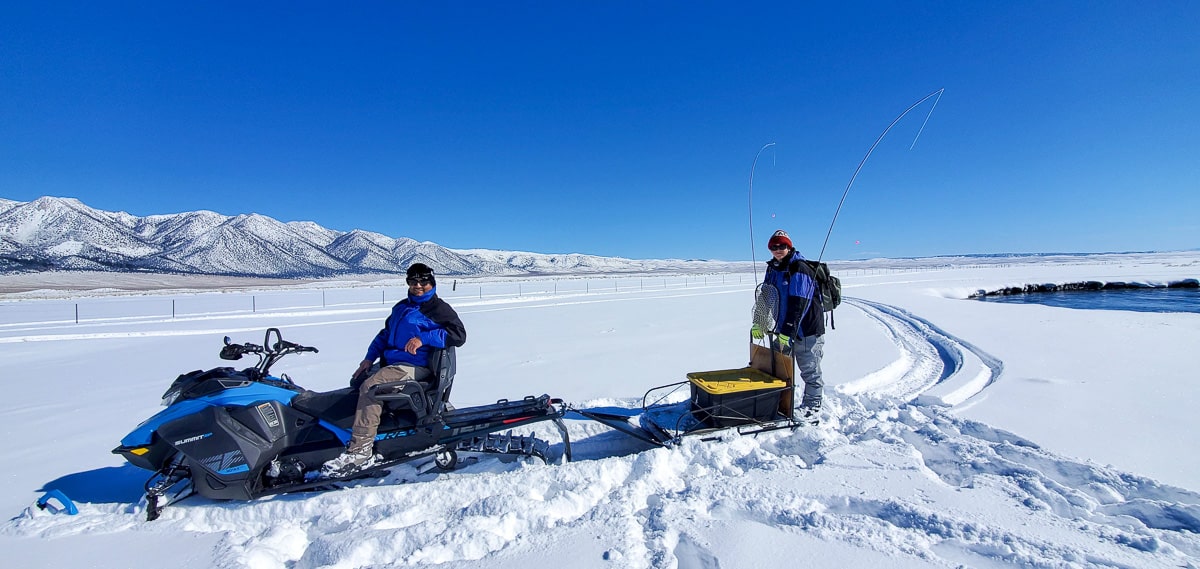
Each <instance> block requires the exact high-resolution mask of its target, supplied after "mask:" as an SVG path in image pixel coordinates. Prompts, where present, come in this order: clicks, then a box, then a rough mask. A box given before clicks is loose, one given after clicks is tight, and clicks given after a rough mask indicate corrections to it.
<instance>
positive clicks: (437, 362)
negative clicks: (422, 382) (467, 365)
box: [426, 346, 457, 415]
mask: <svg viewBox="0 0 1200 569" xmlns="http://www.w3.org/2000/svg"><path fill="white" fill-rule="evenodd" d="M426 367H428V368H429V370H430V371H432V372H433V378H432V379H433V381H432V383H433V388H432V389H430V391H429V403H430V406H431V407H432V409H431V414H433V415H439V414H441V412H442V407H443V405H444V404H445V403H446V401H448V400H449V399H450V389H451V388H452V387H454V373H455V371H456V367H457V357H456V356H455V353H454V346H447V347H445V348H440V349H433V350H429V365H428V366H426Z"/></svg>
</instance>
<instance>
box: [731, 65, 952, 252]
mask: <svg viewBox="0 0 1200 569" xmlns="http://www.w3.org/2000/svg"><path fill="white" fill-rule="evenodd" d="M945 90H946V89H945V88H944V87H943V88H941V89H938V90H937V91H934V92H932V93H930V94H928V95H925V96H924V97H922V98H921V100H919V101H917V102H915V103H913V104H912V106H910V107H908V108H907V109H904V112H903V113H900V116H898V117H896V120H893V121H892V124H889V125H888V127H887V128H885V129H883V133H882V134H880V135H879V138H877V139H875V144H872V145H871V149H870V150H867V155H866V156H863V159H862V161H861V162H859V163H858V168H855V169H854V175H853V176H850V183H848V184H846V191H844V192H842V199H841V201H839V202H838V206H837V210H836V211H834V212H833V221H830V222H829V231H827V232H826V233H825V242H824V243H822V244H821V254H820V255H818V256H817V262H820V261H821V260H822V259H824V258H825V246H826V245H829V236H830V235H832V234H833V224H835V223H837V218H838V214H839V213H841V211H842V204H844V203H846V196H847V195H848V194H849V193H850V186H853V185H854V179H855V178H857V177H858V173H859V171H861V170H862V167H863V164H866V163H867V158H870V157H871V153H872V152H874V151H875V147H876V146H879V142H880V141H882V140H883V137H885V136H887V133H888V131H889V130H892V127H893V126H896V123H898V122H900V119H902V118H904V115H907V114H908V112H909V111H911V110H913V109H915V108H917V107H918V106H920V105H921V103H924V102H925V101H928V100H929V99H930V98H932V97H933V96H934V95H936V96H937V99H935V100H934V101H933V106H932V107H930V108H929V114H928V115H925V122H923V123H921V130H919V131H917V136H916V138H914V139H913V142H912V146H909V147H908V149H909V150H912V149H913V147H914V146H916V145H917V139H919V138H921V132H924V130H925V125H926V124H928V123H929V117H931V116H933V109H936V108H937V104H938V101H940V100H941V99H942V92H944V91H945ZM759 152H762V151H761V150H760V151H759ZM755 160H756V161H757V160H758V159H757V158H755ZM752 171H753V170H752Z"/></svg>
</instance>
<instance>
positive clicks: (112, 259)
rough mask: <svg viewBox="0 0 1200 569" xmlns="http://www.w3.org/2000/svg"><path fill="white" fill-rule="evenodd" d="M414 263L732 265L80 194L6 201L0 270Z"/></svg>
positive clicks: (598, 268)
mask: <svg viewBox="0 0 1200 569" xmlns="http://www.w3.org/2000/svg"><path fill="white" fill-rule="evenodd" d="M414 262H422V263H425V264H428V265H429V266H431V267H433V268H434V270H435V271H436V272H437V273H438V274H445V275H462V276H468V275H523V274H555V273H558V274H563V273H588V272H646V271H658V270H680V269H681V268H685V267H686V268H691V269H693V270H702V269H703V268H704V267H706V266H708V265H712V267H713V268H714V269H716V268H719V267H727V266H728V265H729V264H728V263H722V262H708V261H681V260H665V261H659V260H633V259H622V258H618V257H598V256H593V255H582V254H565V255H554V254H544V253H525V252H516V251H492V250H486V249H471V250H452V249H447V248H445V247H442V246H441V245H438V244H436V243H431V242H419V241H416V240H413V239H409V238H407V237H398V238H393V237H388V236H386V235H382V234H379V233H373V232H370V231H362V230H358V229H356V230H353V231H349V232H342V231H336V230H333V229H328V228H325V227H322V226H320V225H318V224H316V223H313V222H311V221H293V222H287V223H284V222H281V221H278V220H276V219H273V218H270V217H266V216H263V215H259V214H253V213H252V214H243V215H236V216H226V215H222V214H219V213H216V212H212V211H192V212H186V213H178V214H170V215H151V216H147V217H137V216H134V215H130V214H128V213H125V212H110V211H102V210H97V209H92V208H90V207H88V206H86V205H84V204H83V203H82V202H80V201H79V200H77V199H74V198H57V197H41V198H38V199H36V200H34V201H31V202H17V201H13V200H8V199H3V198H0V273H17V272H34V271H47V270H87V271H118V272H163V273H182V274H203V275H227V276H256V277H282V278H319V277H327V276H334V275H352V274H369V273H403V272H404V271H405V269H407V267H408V266H409V265H410V264H412V263H414Z"/></svg>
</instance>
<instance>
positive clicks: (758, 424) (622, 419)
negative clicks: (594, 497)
mask: <svg viewBox="0 0 1200 569" xmlns="http://www.w3.org/2000/svg"><path fill="white" fill-rule="evenodd" d="M769 336H770V338H769V340H768V341H767V345H766V346H762V345H758V344H754V343H751V344H750V366H749V367H752V368H754V369H757V370H759V371H762V372H764V373H766V374H768V375H770V376H771V377H774V378H777V379H782V380H783V381H784V383H785V387H780V388H776V389H766V390H761V391H760V392H758V393H756V394H755V395H751V396H749V397H753V398H756V399H757V398H767V397H775V396H779V398H780V406H779V407H780V408H779V411H778V412H776V413H775V416H774V417H773V418H772V419H770V420H765V421H764V420H761V419H757V418H754V417H750V416H748V415H745V414H743V413H737V412H736V411H734V413H735V414H733V415H730V414H729V412H730V411H731V410H729V409H725V410H723V411H722V412H721V413H717V410H718V407H719V406H710V407H702V408H698V409H690V408H688V406H689V405H690V401H682V402H678V403H663V401H664V400H666V399H667V398H669V397H671V395H673V394H674V393H676V392H677V391H678V390H679V389H680V388H682V387H683V386H686V385H688V384H689V383H690V382H689V381H679V382H675V383H668V384H666V385H660V386H658V387H653V388H650V389H649V390H647V391H646V393H645V394H644V395H643V396H642V409H641V413H640V414H638V415H630V414H627V413H618V412H611V411H604V410H600V409H571V410H572V411H574V412H576V413H578V414H580V415H582V416H584V417H586V418H588V419H591V420H593V421H596V422H599V423H602V424H604V425H605V426H608V427H611V428H613V429H616V430H618V431H621V432H622V433H625V434H627V435H629V436H632V437H634V438H636V439H638V440H641V441H644V442H646V443H649V444H652V445H655V446H663V447H670V446H674V445H676V444H678V443H679V442H680V441H681V440H683V438H684V437H691V436H699V437H703V438H702V439H701V440H706V441H707V440H716V439H719V438H720V436H719V434H720V433H727V432H736V433H737V434H739V435H757V434H759V433H766V432H770V431H777V430H780V429H795V428H797V427H799V426H800V425H801V424H800V423H798V422H796V420H795V419H793V417H792V412H793V410H794V408H793V407H794V402H795V397H794V395H795V385H794V377H795V367H793V366H794V363H793V360H792V358H791V357H790V356H787V355H785V354H783V353H782V352H780V351H778V350H777V349H776V347H775V345H776V343H775V341H774V334H769ZM781 366H784V367H782V368H781ZM789 367H790V368H791V369H788V368H789ZM783 370H786V371H787V373H780V371H783ZM677 407H682V408H684V409H683V410H682V412H676V413H675V415H676V419H675V420H674V421H670V422H669V424H663V423H662V422H660V421H658V420H656V419H655V417H656V416H657V417H661V416H667V415H670V413H669V412H668V411H669V410H671V409H672V408H677ZM697 414H702V415H707V416H709V417H711V418H712V419H720V420H727V421H729V422H732V423H737V424H733V425H729V426H723V427H714V426H710V425H706V424H704V423H703V422H701V421H700V420H699V419H698V418H697ZM635 420H636V421H635Z"/></svg>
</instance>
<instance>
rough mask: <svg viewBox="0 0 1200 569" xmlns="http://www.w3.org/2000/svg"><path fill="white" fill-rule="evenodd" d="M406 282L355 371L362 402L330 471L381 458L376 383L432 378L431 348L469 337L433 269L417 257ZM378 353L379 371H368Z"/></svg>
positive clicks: (341, 472) (349, 470) (326, 470)
mask: <svg viewBox="0 0 1200 569" xmlns="http://www.w3.org/2000/svg"><path fill="white" fill-rule="evenodd" d="M405 282H407V283H408V297H407V298H405V299H404V300H401V301H400V302H397V303H396V305H395V306H393V307H392V313H391V315H390V316H388V318H387V321H386V322H385V323H384V327H383V329H382V330H380V331H379V334H376V335H375V339H374V340H372V341H371V345H370V347H368V348H367V355H366V357H365V358H363V361H362V362H360V363H359V364H358V369H356V370H354V375H353V376H351V380H350V385H351V386H357V387H358V408H357V410H356V411H355V413H354V428H353V431H352V436H351V439H350V444H349V445H347V448H346V452H345V453H343V454H342V455H341V456H339V457H337V458H335V459H333V460H330V461H328V462H326V463H325V464H324V465H323V466H322V467H321V473H322V474H323V475H325V476H347V475H350V474H353V473H355V472H358V471H361V470H364V469H367V468H370V467H372V466H374V465H375V462H376V461H377V460H379V457H378V456H377V455H375V453H374V443H375V435H376V434H377V433H378V431H379V417H380V414H381V413H382V411H383V405H382V404H381V403H380V402H379V401H378V400H376V399H375V398H374V397H372V396H371V395H370V389H371V388H372V387H375V386H376V385H381V384H385V383H400V382H410V381H412V382H416V381H420V380H423V379H427V378H429V377H430V376H431V375H432V374H433V372H432V371H431V370H430V369H429V368H427V367H425V366H426V365H427V364H428V362H429V350H430V349H431V348H445V347H447V346H454V347H458V346H461V345H463V343H465V342H466V341H467V331H466V328H464V327H463V323H462V320H460V319H459V317H458V313H456V312H455V311H454V309H453V308H451V307H450V305H449V304H447V303H446V301H444V300H442V299H441V298H439V297H438V295H437V288H436V286H437V282H436V281H435V279H434V276H433V269H431V268H429V267H428V266H426V265H425V264H423V263H413V265H412V266H410V267H409V268H408V278H407V279H406V280H405ZM377 359H378V360H379V371H376V372H375V373H373V374H371V375H370V376H369V377H366V374H367V373H368V372H369V371H370V369H371V366H372V365H374V364H375V360H377ZM364 377H366V379H365V380H364V379H363V378H364ZM360 382H361V383H360ZM422 390H424V387H422Z"/></svg>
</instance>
